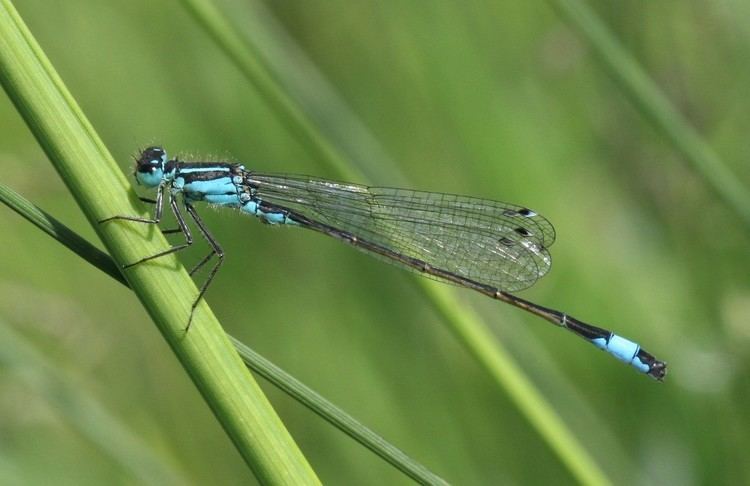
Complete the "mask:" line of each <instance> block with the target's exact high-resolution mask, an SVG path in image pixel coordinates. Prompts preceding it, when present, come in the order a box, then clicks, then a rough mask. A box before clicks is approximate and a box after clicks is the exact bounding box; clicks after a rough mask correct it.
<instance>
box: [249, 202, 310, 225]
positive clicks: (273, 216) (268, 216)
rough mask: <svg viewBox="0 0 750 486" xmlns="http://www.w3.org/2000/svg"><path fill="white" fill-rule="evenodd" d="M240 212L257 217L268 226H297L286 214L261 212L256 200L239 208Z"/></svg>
mask: <svg viewBox="0 0 750 486" xmlns="http://www.w3.org/2000/svg"><path fill="white" fill-rule="evenodd" d="M241 210H242V212H244V213H248V214H252V215H253V216H257V217H259V218H261V219H262V220H263V221H265V222H266V223H269V224H292V225H296V224H297V223H296V222H294V221H292V220H291V219H289V216H288V215H287V214H286V213H283V212H278V211H263V210H262V209H261V206H260V201H257V200H250V201H247V202H246V203H244V205H243V206H242V207H241Z"/></svg>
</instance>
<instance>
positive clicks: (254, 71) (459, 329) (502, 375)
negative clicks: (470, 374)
mask: <svg viewBox="0 0 750 486" xmlns="http://www.w3.org/2000/svg"><path fill="white" fill-rule="evenodd" d="M183 3H184V4H185V5H186V6H187V7H188V10H189V11H190V12H191V13H192V14H193V15H194V16H195V18H196V20H197V21H198V23H199V24H200V25H201V26H202V27H203V28H204V29H206V30H207V32H208V35H209V36H210V37H211V38H213V39H214V40H216V41H217V43H218V44H219V46H220V47H221V48H222V49H223V50H224V51H225V53H226V55H227V56H228V57H229V58H230V59H231V60H232V61H233V62H234V63H235V64H236V65H237V68H238V69H239V70H240V71H241V72H242V73H243V74H244V75H245V76H246V77H247V78H248V81H249V82H250V83H251V84H253V85H254V86H256V87H257V88H258V90H259V92H260V93H261V94H262V95H263V96H264V98H265V99H266V101H267V102H268V104H269V106H271V107H272V108H273V109H274V110H275V111H276V113H277V115H278V118H279V120H281V121H282V122H283V123H284V124H285V125H286V126H287V127H292V128H291V129H290V132H291V133H292V135H294V136H296V137H298V139H299V140H300V141H301V143H303V144H304V145H305V146H310V147H330V146H331V144H330V143H329V142H328V141H327V140H326V138H325V136H324V135H323V133H322V132H321V130H320V129H319V128H318V127H317V126H315V124H314V123H312V122H311V121H310V119H309V118H308V117H307V116H306V115H305V114H304V113H303V111H302V110H301V109H300V108H299V107H298V106H297V105H296V104H295V103H294V102H293V101H292V98H291V97H290V96H289V95H288V94H286V93H285V92H284V91H283V88H281V87H280V86H274V87H273V89H268V86H267V83H268V82H269V81H270V80H273V79H274V77H273V76H271V75H270V74H269V73H267V72H266V71H265V66H266V65H267V64H269V61H267V60H265V59H263V58H262V55H261V54H260V53H261V49H259V48H258V47H257V46H253V45H251V44H249V43H248V41H246V40H245V39H244V38H243V36H242V35H241V34H240V33H239V32H238V30H237V29H236V28H235V26H233V25H232V23H231V22H229V21H228V20H227V19H226V18H224V17H223V16H222V14H221V12H220V11H219V10H218V9H217V8H216V7H215V6H214V5H213V4H212V2H210V1H208V0H183ZM277 52H280V50H279V51H277ZM275 62H279V61H278V59H277V60H276V61H275ZM274 74H275V75H277V76H278V75H279V74H280V73H278V72H275V73H274ZM281 100H283V102H281ZM359 125H361V124H359ZM334 146H335V145H334ZM315 154H316V156H317V158H318V159H320V160H322V162H323V163H325V164H326V165H327V166H328V167H329V168H330V169H331V170H333V171H335V172H336V173H337V174H338V176H339V177H341V178H342V179H347V180H360V181H361V180H362V179H363V176H362V174H363V173H365V171H364V170H362V169H361V168H359V167H355V166H353V165H351V164H347V163H342V161H341V158H340V156H339V155H338V154H339V152H338V151H332V150H325V151H324V150H320V149H316V152H315ZM356 160H366V157H361V158H356ZM394 178H396V175H394ZM419 286H420V288H421V289H422V290H423V291H424V294H425V296H426V297H427V298H428V300H429V301H430V302H432V304H433V305H434V306H435V308H436V309H437V310H438V311H439V312H440V313H441V315H442V316H443V317H444V319H445V322H447V323H448V324H449V326H450V328H451V330H452V331H453V332H454V333H455V334H456V335H457V336H458V337H459V340H460V341H461V342H462V343H463V344H464V345H465V346H466V347H467V348H468V349H469V351H470V352H471V353H472V355H473V356H475V358H476V359H477V360H478V361H479V362H480V363H481V365H482V366H483V367H484V368H485V369H486V370H487V371H488V373H489V374H490V376H492V378H493V379H494V380H495V383H496V384H497V385H498V386H499V387H501V388H503V389H504V390H505V391H506V392H507V393H508V394H509V395H510V397H511V398H512V400H513V401H514V402H515V403H516V405H517V406H518V408H519V410H520V411H521V413H523V414H524V416H525V417H526V418H527V419H528V420H529V422H530V423H531V424H532V425H533V426H534V428H535V429H536V430H537V432H538V433H539V435H540V436H542V437H543V438H544V440H545V441H546V442H547V443H548V444H549V446H550V448H551V449H552V450H554V451H555V453H556V454H557V455H558V456H559V457H560V459H561V461H562V462H563V463H564V464H565V465H566V467H568V469H569V470H570V471H571V474H572V475H574V476H575V477H576V478H577V479H578V480H579V481H580V482H582V483H586V484H605V483H607V482H608V481H607V479H606V476H605V475H604V473H603V472H602V470H601V468H600V467H599V466H598V465H597V464H596V462H595V461H594V459H593V458H592V457H591V456H590V455H589V454H588V452H587V451H586V450H585V448H584V447H583V446H582V445H581V444H580V442H579V441H578V440H577V438H576V437H575V435H574V434H573V433H572V431H570V429H569V428H568V427H567V426H566V425H565V423H564V422H563V421H562V419H561V418H560V416H559V415H558V414H557V413H556V412H555V411H554V408H553V407H552V406H551V405H550V404H549V403H548V402H547V401H546V400H545V399H544V397H543V395H542V394H541V393H540V392H539V391H538V390H537V389H536V388H535V387H534V386H533V384H532V383H531V381H530V380H529V378H528V377H527V376H526V375H525V374H524V373H523V371H522V370H521V369H520V367H518V366H517V365H515V363H514V360H513V359H512V357H511V356H510V354H509V353H507V352H506V351H505V350H504V349H503V348H502V347H501V346H500V345H499V343H498V342H497V340H496V339H494V337H492V334H491V333H490V332H489V330H488V329H487V326H486V324H485V323H484V322H483V321H482V320H481V319H480V318H479V317H478V316H476V315H475V314H474V313H473V312H471V311H470V310H469V309H468V307H467V306H466V305H465V304H463V303H462V302H461V301H460V300H459V299H458V298H456V297H455V294H454V293H453V292H452V290H450V289H446V288H445V287H444V286H441V285H440V284H435V283H434V282H431V281H424V280H423V279H420V280H419ZM480 336H481V338H478V337H480Z"/></svg>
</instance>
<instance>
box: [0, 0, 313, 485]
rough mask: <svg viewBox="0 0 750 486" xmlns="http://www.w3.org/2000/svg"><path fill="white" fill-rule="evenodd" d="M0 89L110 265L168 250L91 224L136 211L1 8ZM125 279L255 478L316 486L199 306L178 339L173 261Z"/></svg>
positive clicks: (180, 286) (178, 275)
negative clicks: (86, 221)
mask: <svg viewBox="0 0 750 486" xmlns="http://www.w3.org/2000/svg"><path fill="white" fill-rule="evenodd" d="M0 82H1V83H2V85H3V87H4V89H5V91H6V93H7V94H8V96H9V97H10V99H11V101H12V102H13V103H14V105H15V106H16V109H17V110H18V111H19V112H20V113H21V115H22V116H23V118H24V120H25V121H26V123H27V125H28V126H29V128H30V129H31V131H32V133H33V134H34V136H35V137H36V139H37V141H38V142H39V144H40V145H41V146H42V148H43V149H44V151H45V152H46V154H47V156H48V157H49V158H50V160H51V161H52V163H53V164H54V166H55V168H56V169H57V171H58V173H59V174H60V176H61V177H62V179H63V181H64V182H65V184H66V185H67V186H68V188H69V189H70V191H71V193H72V194H73V195H74V197H75V198H76V201H77V202H78V204H79V206H80V207H81V208H82V210H83V212H84V214H85V215H86V217H87V218H88V219H89V221H90V222H91V223H92V225H94V227H95V229H96V230H97V232H98V234H99V236H100V237H101V238H102V241H103V242H104V244H105V246H106V247H107V249H108V251H109V252H110V254H111V255H113V256H114V258H115V261H117V262H119V263H123V262H131V261H135V260H137V259H138V258H140V257H142V256H144V255H150V254H154V253H156V252H157V251H159V250H160V249H163V248H165V247H167V246H168V243H167V242H166V240H165V239H164V238H163V237H162V236H161V235H160V234H159V232H158V231H154V228H144V227H143V226H145V225H133V224H120V223H115V224H108V225H106V226H102V225H98V224H96V222H97V221H99V220H101V219H104V218H106V217H109V216H112V215H115V214H134V213H136V212H139V211H140V210H141V209H142V208H141V207H139V206H140V205H137V204H134V203H135V202H136V198H135V195H134V192H133V191H132V189H131V188H130V186H129V184H128V183H127V180H126V179H125V177H124V175H123V174H122V172H121V171H120V170H119V168H118V166H117V165H116V164H115V162H114V160H113V159H112V157H111V155H110V154H109V152H108V151H107V149H106V148H105V146H104V144H103V143H102V141H101V140H100V139H99V137H98V136H97V134H96V133H95V131H94V129H93V127H92V126H91V125H90V124H89V122H88V120H87V119H86V118H85V116H84V115H83V113H82V112H81V110H80V108H79V107H78V105H77V104H76V103H75V101H74V100H73V98H72V96H71V95H70V93H69V92H68V91H67V89H66V88H65V86H64V84H63V82H62V81H61V79H60V78H59V77H58V75H57V74H56V72H55V70H54V69H53V67H52V66H51V64H50V63H49V61H48V59H47V58H46V56H45V55H44V53H43V52H42V50H41V48H40V47H39V45H38V44H37V43H36V41H35V40H34V38H33V36H32V35H31V33H30V32H29V30H28V29H27V27H26V26H25V24H24V23H23V21H22V19H21V18H20V16H19V15H18V13H17V12H16V10H15V8H14V7H13V5H12V2H10V0H0ZM127 278H128V281H129V283H130V285H131V287H132V288H133V289H134V290H135V292H136V295H137V296H138V297H139V299H140V300H141V302H142V303H143V305H144V307H145V308H146V309H147V311H148V312H149V314H150V315H151V317H152V319H153V320H154V322H155V323H156V324H157V326H158V327H159V329H160V331H161V332H162V334H163V336H164V337H165V339H166V340H167V342H168V343H169V344H170V346H171V347H172V350H173V351H174V353H175V354H176V355H177V357H178V359H179V360H180V362H181V363H182V365H183V367H185V369H186V371H187V372H188V374H189V375H190V377H191V378H192V379H193V382H194V383H195V384H196V386H197V387H198V389H199V390H200V392H201V393H202V395H203V397H204V399H205V400H206V402H207V403H208V404H209V406H210V407H211V409H212V411H213V412H214V415H215V416H216V417H217V419H218V420H219V422H220V423H221V425H222V426H223V427H224V430H225V431H226V432H227V434H228V435H229V437H230V438H231V439H232V441H233V443H234V444H235V447H236V448H237V450H238V451H239V452H240V454H241V455H242V457H243V458H244V459H245V461H246V463H247V464H248V465H249V466H250V468H251V469H252V470H253V472H254V473H255V475H256V476H257V477H258V479H259V480H260V481H261V482H263V483H273V484H317V483H319V481H318V479H317V477H316V476H315V473H314V472H313V471H312V469H311V468H310V466H309V464H308V463H307V461H306V460H305V458H304V456H303V455H302V453H301V452H300V451H299V449H298V448H297V446H296V444H295V443H294V441H293V440H292V438H291V436H290V435H289V433H288V432H287V431H286V429H285V428H284V426H283V424H282V423H281V420H280V419H279V417H278V416H277V415H276V413H275V412H274V410H273V408H272V407H271V405H270V403H269V402H268V400H267V399H266V397H265V396H264V395H263V393H262V391H261V389H260V387H259V386H258V384H257V383H256V382H255V380H254V379H253V378H252V376H251V375H250V373H249V372H248V371H247V369H246V368H245V366H244V365H243V363H242V360H240V359H239V356H238V355H237V353H236V352H235V351H234V349H233V348H232V346H231V343H229V340H228V339H227V337H226V335H225V334H224V332H223V330H222V329H221V326H220V325H219V323H218V321H217V320H216V318H215V317H214V316H213V314H212V313H211V311H210V309H209V307H208V306H207V305H206V304H205V303H202V304H201V305H200V306H199V307H198V309H197V313H196V319H195V320H194V322H193V326H192V329H191V331H190V332H189V333H187V334H186V333H185V332H184V328H185V324H186V320H187V309H189V308H190V305H191V302H192V300H193V299H194V297H195V295H196V292H197V290H196V288H195V285H194V284H193V282H192V280H191V279H190V278H189V276H188V275H187V272H185V270H184V268H183V267H182V266H181V265H179V263H178V262H177V260H176V259H174V258H164V259H160V260H159V262H158V263H156V264H145V265H139V266H137V267H135V268H133V269H132V271H129V272H128V275H127Z"/></svg>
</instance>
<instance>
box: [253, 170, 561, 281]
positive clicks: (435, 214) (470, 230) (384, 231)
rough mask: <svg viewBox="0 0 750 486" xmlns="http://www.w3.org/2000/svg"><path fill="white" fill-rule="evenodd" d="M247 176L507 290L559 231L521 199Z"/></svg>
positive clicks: (363, 233) (342, 225)
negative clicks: (509, 200) (521, 203)
mask: <svg viewBox="0 0 750 486" xmlns="http://www.w3.org/2000/svg"><path fill="white" fill-rule="evenodd" d="M247 183H248V184H249V185H251V186H252V187H255V188H256V196H257V197H258V198H259V199H261V200H262V201H266V202H268V203H270V204H274V205H278V206H282V207H285V208H287V209H290V210H292V211H295V212H297V213H300V214H302V215H304V216H306V217H308V218H310V219H313V220H316V221H319V222H321V223H325V224H327V225H330V226H333V227H335V228H338V229H339V230H343V231H347V232H349V233H352V234H353V235H355V236H357V238H359V239H362V240H368V241H370V242H371V243H375V244H378V245H381V246H383V247H386V248H389V249H391V250H393V251H396V252H398V253H400V254H403V255H406V256H409V257H412V258H417V259H419V260H422V261H424V262H426V263H428V264H429V265H431V266H432V267H436V268H440V269H442V270H445V271H448V272H450V273H453V274H456V275H459V276H462V277H465V278H469V279H471V280H474V281H476V282H480V283H483V284H486V285H490V286H493V287H497V288H499V289H502V290H507V291H516V290H521V289H524V288H527V287H529V286H531V285H533V284H534V282H536V281H537V280H538V279H539V278H540V277H542V276H544V275H545V274H546V273H547V272H548V271H549V268H550V264H551V260H550V255H549V252H548V250H547V248H548V247H549V246H550V245H551V244H552V243H553V242H554V239H555V231H554V229H553V227H552V225H551V224H550V223H549V221H547V220H546V219H545V218H544V217H542V216H540V215H538V214H536V213H535V212H534V211H531V210H529V209H527V208H524V207H522V206H516V205H513V204H507V203H502V202H497V201H491V200H486V199H479V198H474V197H467V196H458V195H454V194H442V193H434V192H423V191H412V190H408V189H395V188H387V187H368V186H362V185H358V184H349V183H340V182H334V181H329V180H325V179H317V178H313V177H308V176H289V175H271V174H256V173H250V174H248V176H247ZM392 263H396V264H398V263H397V262H394V261H392Z"/></svg>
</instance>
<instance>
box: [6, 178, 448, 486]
mask: <svg viewBox="0 0 750 486" xmlns="http://www.w3.org/2000/svg"><path fill="white" fill-rule="evenodd" d="M0 202H2V203H4V204H5V205H6V206H8V207H9V208H11V209H12V210H13V211H15V212H16V213H18V214H19V215H20V216H21V217H23V218H24V219H26V220H28V221H29V222H30V223H32V224H34V225H35V226H36V227H38V228H39V229H41V230H42V231H44V232H45V233H47V234H48V235H50V236H51V237H52V238H54V239H55V240H57V241H58V242H59V243H61V244H62V245H64V246H65V247H67V248H68V249H69V250H71V251H73V252H74V253H76V254H77V255H79V256H80V257H81V258H83V259H84V260H86V261H88V262H89V263H91V264H92V265H94V266H95V267H96V268H98V269H100V270H102V271H103V272H104V273H106V274H107V275H109V276H110V277H112V278H114V279H115V280H117V281H118V282H120V283H121V284H123V285H125V286H128V287H129V285H128V283H127V281H126V280H125V279H124V278H123V276H122V274H121V273H120V268H119V267H118V266H117V265H116V264H115V263H114V261H112V259H111V258H110V257H109V255H107V254H106V253H104V252H103V251H101V250H99V249H98V248H96V247H95V246H94V245H92V244H91V243H89V242H88V241H87V240H86V239H85V238H83V237H81V236H80V235H78V234H76V233H75V232H74V231H72V230H71V229H70V228H68V227H67V226H65V225H64V224H63V223H61V222H60V221H58V220H56V219H55V218H54V217H53V216H51V215H49V214H47V213H46V212H44V211H43V210H41V209H39V208H38V207H36V206H35V205H34V204H32V203H31V202H30V201H28V200H27V199H25V198H24V197H22V196H21V195H20V194H17V193H16V192H15V191H13V190H11V189H9V188H7V187H5V186H3V185H2V184H0ZM229 340H230V341H231V342H232V344H233V345H234V347H235V349H236V350H237V352H238V353H239V354H240V356H241V357H242V360H243V361H244V362H245V364H246V365H247V366H248V367H249V368H250V369H251V370H253V371H255V372H256V373H258V374H260V375H261V376H263V377H264V378H265V379H266V380H268V381H269V382H270V383H272V384H273V385H274V386H276V387H277V388H279V389H280V390H282V391H284V392H285V393H287V394H288V395H289V396H291V397H292V398H294V399H295V400H297V401H298V402H300V403H302V404H303V405H305V406H306V407H308V408H309V409H310V410H312V411H313V412H315V413H316V414H317V415H319V416H320V417H322V418H323V419H325V420H326V421H328V422H329V423H331V424H332V425H334V426H335V427H337V428H338V429H339V430H341V431H342V432H344V433H345V434H347V435H348V436H349V437H351V438H352V439H354V440H356V441H357V442H359V443H360V444H362V445H363V446H365V447H367V448H368V449H370V450H371V451H373V452H374V453H375V454H377V455H378V456H380V457H381V458H383V459H384V460H386V461H387V462H389V463H390V464H391V465H393V466H394V467H395V468H397V469H398V470H400V471H402V472H403V473H404V474H406V475H408V476H409V477H411V478H412V479H414V480H415V481H417V482H419V483H420V484H435V485H438V484H447V483H446V482H445V481H444V480H443V479H442V478H440V477H439V476H437V475H435V474H434V473H432V472H431V471H430V470H428V469H427V468H426V467H424V466H423V465H421V464H420V463H418V462H417V461H415V460H414V459H412V458H411V457H409V456H407V455H406V454H405V453H404V452H403V451H401V450H400V449H398V448H397V447H396V446H394V445H392V444H390V443H389V442H387V441H386V440H385V439H383V438H382V437H380V436H379V435H377V434H376V433H375V432H373V431H372V430H370V429H369V428H367V427H365V426H364V425H363V424H361V423H360V422H358V421H357V420H355V419H354V418H353V417H352V416H351V415H349V414H348V413H346V412H345V411H343V410H341V409H340V408H338V407H337V406H336V405H334V404H332V403H331V402H329V401H328V400H326V399H325V398H323V397H322V396H321V395H319V394H318V393H317V392H315V391H314V390H312V389H311V388H309V387H308V386H306V385H304V384H303V383H301V382H300V381H299V380H297V379H296V378H294V377H293V376H291V375H290V374H288V373H287V372H286V371H284V370H283V369H281V368H279V367H278V366H276V365H275V364H273V363H271V362H270V361H268V360H267V359H266V358H264V357H263V356H261V355H259V354H258V353H256V352H255V351H253V350H252V349H251V348H249V347H248V346H246V345H245V344H243V343H242V342H240V341H239V340H237V339H235V338H233V337H232V336H229ZM1 351H2V350H0V352H1Z"/></svg>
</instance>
